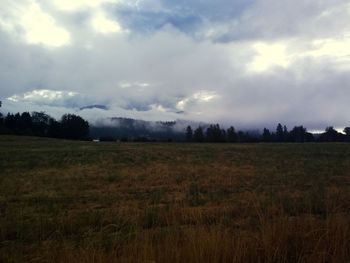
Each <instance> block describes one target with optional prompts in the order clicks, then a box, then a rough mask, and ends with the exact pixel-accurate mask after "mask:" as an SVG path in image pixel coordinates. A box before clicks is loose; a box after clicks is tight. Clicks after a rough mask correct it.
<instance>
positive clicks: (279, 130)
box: [276, 123, 284, 142]
mask: <svg viewBox="0 0 350 263" xmlns="http://www.w3.org/2000/svg"><path fill="white" fill-rule="evenodd" d="M283 139H284V132H283V127H282V124H281V123H279V124H278V125H277V128H276V141H278V142H282V141H283Z"/></svg>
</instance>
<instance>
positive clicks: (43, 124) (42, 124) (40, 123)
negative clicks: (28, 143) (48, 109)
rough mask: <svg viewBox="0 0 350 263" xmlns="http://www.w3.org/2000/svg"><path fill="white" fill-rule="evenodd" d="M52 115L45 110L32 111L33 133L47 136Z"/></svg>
mask: <svg viewBox="0 0 350 263" xmlns="http://www.w3.org/2000/svg"><path fill="white" fill-rule="evenodd" d="M50 119H51V117H50V116H49V115H47V114H46V113H45V112H36V111H34V112H32V126H33V133H34V135H36V136H47V135H48V130H49V123H50Z"/></svg>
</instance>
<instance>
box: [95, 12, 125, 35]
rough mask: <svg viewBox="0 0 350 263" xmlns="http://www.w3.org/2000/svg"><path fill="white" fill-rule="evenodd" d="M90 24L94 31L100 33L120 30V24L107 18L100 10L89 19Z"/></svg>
mask: <svg viewBox="0 0 350 263" xmlns="http://www.w3.org/2000/svg"><path fill="white" fill-rule="evenodd" d="M91 24H92V27H93V29H94V30H95V31H96V32H99V33H102V34H109V33H120V32H122V28H121V26H120V25H119V24H118V23H117V22H116V21H114V20H111V19H109V18H107V17H106V15H105V14H104V13H102V12H99V13H97V14H96V15H94V17H93V18H92V20H91Z"/></svg>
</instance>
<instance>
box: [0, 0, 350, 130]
mask: <svg viewBox="0 0 350 263" xmlns="http://www.w3.org/2000/svg"><path fill="white" fill-rule="evenodd" d="M4 1H5V2H4V3H5V4H4V6H3V8H2V9H1V10H0V45H1V49H0V59H1V63H0V97H1V98H2V100H5V101H4V106H3V109H2V110H3V111H7V110H11V111H18V110H20V109H21V110H22V109H23V110H25V109H26V108H27V110H29V111H31V110H40V109H43V110H46V111H48V112H49V113H52V114H53V115H54V114H58V113H62V112H64V111H67V112H77V110H78V109H79V108H80V107H85V106H89V105H105V106H108V110H99V109H96V108H95V109H86V110H84V111H81V112H79V114H83V115H84V117H86V118H89V119H96V118H98V117H101V118H102V117H116V116H120V117H131V118H138V119H145V120H174V119H178V118H183V119H189V120H196V121H205V122H222V123H227V124H232V125H235V126H238V127H254V128H256V127H261V126H270V127H274V126H275V124H276V122H283V123H285V124H287V125H289V126H292V125H298V124H304V125H306V126H307V127H310V128H313V129H319V128H321V129H322V128H324V126H327V125H335V126H342V125H343V126H345V125H349V124H348V123H347V122H348V121H349V120H348V119H347V117H346V116H348V115H349V114H350V109H349V107H348V102H347V99H346V98H348V97H349V95H350V94H349V92H350V89H349V85H350V77H349V76H350V75H349V70H350V51H349V50H350V49H349V48H348V47H349V45H350V24H349V23H348V21H349V18H350V5H349V3H348V2H347V1H345V0H335V1H332V2H326V1H306V0H301V1H299V2H298V5H296V4H295V2H293V1H291V0H282V1H277V0H264V1H263V0H255V1H243V0H239V1H238V0H235V1H227V0H220V1H215V2H213V1H209V0H204V1H190V2H189V1H167V0H138V1H137V0H134V1H124V0H115V1H114V0H100V1H98V0H80V1H61V0H60V1H53V2H47V1H43V0H36V1H35V0H18V1H15V2H13V1H9V0H4ZM69 94H72V96H70V95H69ZM6 98H10V100H6ZM25 107H26V108H25Z"/></svg>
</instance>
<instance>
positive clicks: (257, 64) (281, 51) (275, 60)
mask: <svg viewBox="0 0 350 263" xmlns="http://www.w3.org/2000/svg"><path fill="white" fill-rule="evenodd" d="M253 49H254V50H255V51H256V53H257V54H256V56H255V57H254V60H253V62H252V63H250V64H248V65H247V69H248V71H253V72H264V71H266V70H268V69H270V68H271V67H274V66H278V67H283V68H286V67H288V65H289V64H290V58H289V55H288V54H287V51H286V45H284V44H282V43H263V42H259V43H255V44H253Z"/></svg>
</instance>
